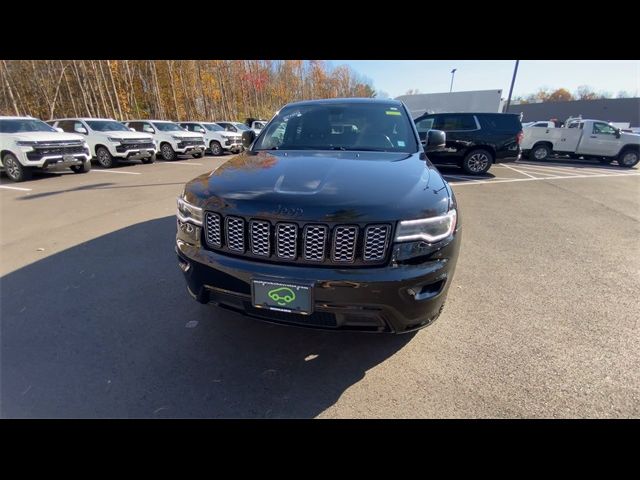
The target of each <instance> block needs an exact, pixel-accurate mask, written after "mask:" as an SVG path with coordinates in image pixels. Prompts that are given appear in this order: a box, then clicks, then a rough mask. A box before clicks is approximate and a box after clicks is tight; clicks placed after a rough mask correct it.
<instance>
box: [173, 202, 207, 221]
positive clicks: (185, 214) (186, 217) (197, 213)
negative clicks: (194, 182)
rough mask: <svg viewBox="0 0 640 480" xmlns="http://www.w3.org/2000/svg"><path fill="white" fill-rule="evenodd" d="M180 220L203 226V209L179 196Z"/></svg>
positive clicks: (178, 214)
mask: <svg viewBox="0 0 640 480" xmlns="http://www.w3.org/2000/svg"><path fill="white" fill-rule="evenodd" d="M177 216H178V220H180V221H181V222H191V223H193V224H195V225H198V226H202V209H201V208H200V207H196V206H195V205H191V204H190V203H187V202H186V201H185V200H184V199H183V198H182V197H178V213H177Z"/></svg>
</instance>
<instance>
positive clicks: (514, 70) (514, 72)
mask: <svg viewBox="0 0 640 480" xmlns="http://www.w3.org/2000/svg"><path fill="white" fill-rule="evenodd" d="M519 63H520V60H516V68H514V69H513V78H512V79H511V88H510V89H509V98H507V108H506V109H505V110H504V112H505V113H508V112H509V105H511V94H512V93H513V85H514V84H515V83H516V74H517V73H518V64H519Z"/></svg>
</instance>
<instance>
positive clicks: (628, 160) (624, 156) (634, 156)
mask: <svg viewBox="0 0 640 480" xmlns="http://www.w3.org/2000/svg"><path fill="white" fill-rule="evenodd" d="M638 161H640V157H639V156H638V151H637V150H625V151H623V152H622V153H621V154H620V155H619V156H618V165H620V166H621V167H624V168H631V167H635V166H636V165H637V164H638Z"/></svg>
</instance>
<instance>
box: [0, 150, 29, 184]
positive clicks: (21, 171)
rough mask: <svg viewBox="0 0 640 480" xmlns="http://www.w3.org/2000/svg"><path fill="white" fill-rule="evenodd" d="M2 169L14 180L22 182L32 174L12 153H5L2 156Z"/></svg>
mask: <svg viewBox="0 0 640 480" xmlns="http://www.w3.org/2000/svg"><path fill="white" fill-rule="evenodd" d="M2 166H3V167H4V171H5V173H6V174H7V177H9V178H10V179H11V180H13V181H14V182H24V181H25V180H29V179H30V178H31V176H32V174H33V172H32V171H31V169H30V168H28V167H24V166H23V165H22V164H21V163H20V162H19V161H18V159H17V158H16V156H15V155H14V154H13V153H7V154H6V155H5V156H4V157H3V158H2Z"/></svg>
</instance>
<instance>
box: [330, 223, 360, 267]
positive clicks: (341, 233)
mask: <svg viewBox="0 0 640 480" xmlns="http://www.w3.org/2000/svg"><path fill="white" fill-rule="evenodd" d="M357 239H358V227H357V226H356V225H340V226H338V227H336V228H335V229H334V231H333V252H332V254H331V259H332V260H333V261H334V262H353V260H354V259H355V254H356V241H357Z"/></svg>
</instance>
